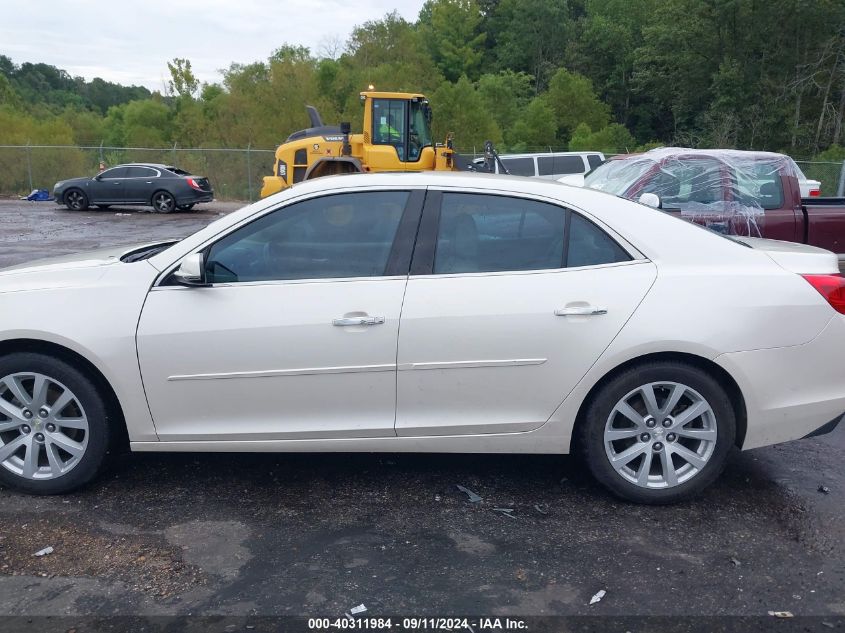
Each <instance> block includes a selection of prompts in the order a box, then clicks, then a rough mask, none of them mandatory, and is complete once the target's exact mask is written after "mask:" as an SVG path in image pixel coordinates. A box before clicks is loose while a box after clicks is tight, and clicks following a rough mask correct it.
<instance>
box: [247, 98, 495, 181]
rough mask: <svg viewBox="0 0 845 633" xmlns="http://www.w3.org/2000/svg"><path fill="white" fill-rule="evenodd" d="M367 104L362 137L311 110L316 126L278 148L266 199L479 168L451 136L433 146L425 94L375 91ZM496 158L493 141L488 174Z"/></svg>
mask: <svg viewBox="0 0 845 633" xmlns="http://www.w3.org/2000/svg"><path fill="white" fill-rule="evenodd" d="M361 101H362V102H363V103H364V126H363V132H362V133H360V134H350V129H351V126H350V124H349V123H341V124H340V126H329V125H324V124H323V121H322V120H321V119H320V114H319V113H318V112H317V110H316V109H315V108H314V107H313V106H306V110H307V111H308V116H309V118H310V119H311V127H309V128H308V129H305V130H300V131H299V132H294V133H293V134H291V135H290V136H289V137H288V139H287V140H286V141H285V142H284V143H282V144H281V145H279V147H278V148H277V149H276V154H275V163H274V165H273V175H272V176H265V177H264V186H263V187H262V188H261V197H262V198H264V197H266V196H269V195H271V194H274V193H276V192H278V191H282V190H283V189H286V188H287V187H290V186H291V185H293V184H296V183H298V182H302V181H303V180H310V179H312V178H319V177H320V176H330V175H333V174H351V173H359V172H378V171H426V170H438V171H442V170H446V171H454V170H458V169H470V170H476V171H478V170H479V169H478V165H473V164H472V163H470V162H468V161H466V160H465V159H462V158H461V157H460V156H458V155H457V154H455V152H454V150H453V149H452V135H451V134H450V135H449V137H448V138H447V139H446V142H445V143H444V144H435V143H434V142H433V140H432V137H431V127H430V126H431V107H430V106H429V103H428V99H426V98H425V95H421V94H413V93H407V92H376V91H373V90H370V91H365V92H362V93H361ZM494 157H495V159H496V160H498V157H497V156H496V155H495V152H494V151H493V146H492V144H491V143H489V142H488V143H487V144H486V145H485V158H486V160H485V163H484V165H486V166H488V167H487V169H486V170H487V171H492V169H489V166H490V165H492V162H491V161H492V160H493V159H494ZM499 165H500V167H499V170H500V171H503V169H504V166H503V165H502V164H501V162H499ZM482 169H485V167H484V166H482ZM505 173H507V172H506V171H505Z"/></svg>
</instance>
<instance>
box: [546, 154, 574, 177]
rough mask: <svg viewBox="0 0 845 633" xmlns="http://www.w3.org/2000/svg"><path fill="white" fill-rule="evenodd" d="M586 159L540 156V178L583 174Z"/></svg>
mask: <svg viewBox="0 0 845 633" xmlns="http://www.w3.org/2000/svg"><path fill="white" fill-rule="evenodd" d="M584 171H585V169H584V159H583V158H581V157H580V156H538V157H537V173H538V174H539V175H540V176H553V175H555V176H556V175H558V174H559V175H564V174H583V173H584Z"/></svg>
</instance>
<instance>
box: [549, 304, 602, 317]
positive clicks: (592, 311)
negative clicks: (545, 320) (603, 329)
mask: <svg viewBox="0 0 845 633" xmlns="http://www.w3.org/2000/svg"><path fill="white" fill-rule="evenodd" d="M601 314H607V310H605V309H604V308H597V307H595V306H573V307H571V308H558V309H557V310H555V316H599V315H601Z"/></svg>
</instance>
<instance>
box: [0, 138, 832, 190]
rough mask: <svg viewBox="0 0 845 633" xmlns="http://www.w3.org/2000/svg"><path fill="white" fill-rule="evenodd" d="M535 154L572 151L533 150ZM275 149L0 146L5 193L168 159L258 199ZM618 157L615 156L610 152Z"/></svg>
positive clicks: (825, 166) (825, 168)
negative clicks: (105, 169) (101, 166)
mask: <svg viewBox="0 0 845 633" xmlns="http://www.w3.org/2000/svg"><path fill="white" fill-rule="evenodd" d="M532 150H533V151H532V152H531V153H544V152H548V151H566V150H565V149H556V148H551V147H543V148H539V147H538V148H532ZM459 151H461V153H463V154H465V155H468V156H481V155H483V151H484V149H483V148H482V147H473V148H469V147H467V148H460V149H459ZM274 152H275V150H274V149H260V148H252V147H247V148H244V149H217V148H184V147H178V146H176V145H174V146H173V147H170V148H159V149H155V148H149V147H107V146H102V145H99V146H67V145H0V195H4V196H22V195H26V194H28V193H29V192H30V191H32V190H33V189H47V190H52V188H53V185H54V184H55V183H56V182H58V181H60V180H65V179H67V178H76V177H79V176H85V175H91V176H93V175H95V174H96V173H97V172H98V166H99V164H100V162H103V163H105V165H106V166H107V167H113V166H114V165H119V164H122V163H165V164H168V165H175V166H177V167H180V168H181V169H184V170H186V171H190V172H192V173H194V174H197V175H200V176H206V177H207V178H209V179H210V180H211V184H212V186H213V187H214V195H215V197H216V198H218V199H220V200H249V201H253V200H256V199H258V196H259V192H260V191H261V184H262V181H261V179H262V177H263V176H268V175H270V174H272V173H273V162H274V160H273V154H274ZM606 155H607V156H608V157H609V156H612V155H613V154H609V153H606ZM796 162H797V163H798V165H799V167H800V168H801V170H802V171H803V172H804V174H805V175H806V176H807V178H810V179H813V180H819V181H820V182H821V183H822V184H821V192H822V195H823V196H845V162H817V161H804V160H801V161H796Z"/></svg>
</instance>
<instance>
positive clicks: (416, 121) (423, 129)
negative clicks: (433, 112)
mask: <svg viewBox="0 0 845 633" xmlns="http://www.w3.org/2000/svg"><path fill="white" fill-rule="evenodd" d="M427 111H428V104H427V103H424V102H422V101H411V120H410V121H409V123H410V125H409V127H410V129H409V133H410V139H409V140H410V149H409V151H408V156H409V158H410V160H416V159H417V158H419V155H420V151H421V150H422V148H423V147H429V146H431V130H430V129H429V126H428V116H427Z"/></svg>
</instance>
